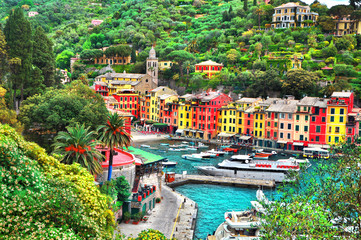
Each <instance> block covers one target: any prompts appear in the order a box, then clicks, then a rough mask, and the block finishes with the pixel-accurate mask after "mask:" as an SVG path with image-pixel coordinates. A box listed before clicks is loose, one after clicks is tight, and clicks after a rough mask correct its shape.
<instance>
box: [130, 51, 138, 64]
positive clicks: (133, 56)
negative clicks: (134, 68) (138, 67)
mask: <svg viewBox="0 0 361 240" xmlns="http://www.w3.org/2000/svg"><path fill="white" fill-rule="evenodd" d="M130 57H131V61H132V63H136V62H137V54H136V52H135V49H134V48H132V53H131V55H130Z"/></svg>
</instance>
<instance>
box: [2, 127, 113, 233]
mask: <svg viewBox="0 0 361 240" xmlns="http://www.w3.org/2000/svg"><path fill="white" fill-rule="evenodd" d="M0 153H1V154H0V173H1V174H0V188H1V195H0V209H1V211H0V226H1V228H0V236H2V238H4V239H111V238H112V232H113V225H114V220H113V218H114V216H113V214H112V212H111V211H110V210H109V209H108V204H109V203H108V202H107V198H106V196H105V195H103V194H101V193H100V192H99V190H98V189H97V188H96V186H95V185H94V178H93V176H92V175H90V174H89V173H88V172H87V171H86V170H85V169H84V168H82V167H80V165H78V164H73V165H64V164H61V163H60V162H59V161H58V160H57V159H55V158H54V157H50V156H48V155H47V154H46V153H45V150H44V149H42V148H40V147H39V146H38V145H36V144H34V143H31V142H26V141H24V139H23V138H22V137H21V136H19V135H17V134H16V132H15V131H14V130H13V129H12V128H10V127H9V126H8V125H1V124H0Z"/></svg>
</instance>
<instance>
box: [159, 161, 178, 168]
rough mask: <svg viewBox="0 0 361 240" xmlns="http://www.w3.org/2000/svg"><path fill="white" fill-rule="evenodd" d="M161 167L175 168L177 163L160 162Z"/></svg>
mask: <svg viewBox="0 0 361 240" xmlns="http://www.w3.org/2000/svg"><path fill="white" fill-rule="evenodd" d="M162 165H163V166H164V167H175V166H176V165H177V162H162Z"/></svg>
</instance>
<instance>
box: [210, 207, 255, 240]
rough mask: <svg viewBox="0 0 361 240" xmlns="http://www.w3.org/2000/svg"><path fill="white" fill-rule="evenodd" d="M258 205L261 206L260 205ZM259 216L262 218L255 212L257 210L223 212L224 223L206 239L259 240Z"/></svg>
mask: <svg viewBox="0 0 361 240" xmlns="http://www.w3.org/2000/svg"><path fill="white" fill-rule="evenodd" d="M251 203H252V202H251ZM257 203H258V202H257ZM258 204H259V205H261V204H260V203H258ZM252 205H253V204H252ZM261 216H262V212H260V211H257V208H254V209H252V210H246V211H231V212H225V213H224V222H223V223H221V224H220V225H219V226H218V228H217V230H216V231H215V232H214V235H209V236H208V237H207V239H208V240H231V239H232V240H251V239H252V240H253V239H260V230H259V228H260V225H261V221H262V219H261Z"/></svg>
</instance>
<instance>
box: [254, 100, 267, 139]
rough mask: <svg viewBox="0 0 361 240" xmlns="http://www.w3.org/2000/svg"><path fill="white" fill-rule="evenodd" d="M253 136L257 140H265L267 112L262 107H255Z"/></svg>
mask: <svg viewBox="0 0 361 240" xmlns="http://www.w3.org/2000/svg"><path fill="white" fill-rule="evenodd" d="M253 108H254V109H253V118H254V120H253V136H254V137H255V138H259V139H263V138H265V118H266V116H265V112H264V110H265V109H263V108H262V107H261V106H255V107H253Z"/></svg>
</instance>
